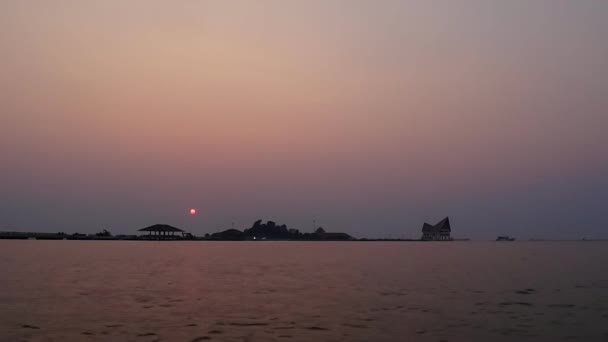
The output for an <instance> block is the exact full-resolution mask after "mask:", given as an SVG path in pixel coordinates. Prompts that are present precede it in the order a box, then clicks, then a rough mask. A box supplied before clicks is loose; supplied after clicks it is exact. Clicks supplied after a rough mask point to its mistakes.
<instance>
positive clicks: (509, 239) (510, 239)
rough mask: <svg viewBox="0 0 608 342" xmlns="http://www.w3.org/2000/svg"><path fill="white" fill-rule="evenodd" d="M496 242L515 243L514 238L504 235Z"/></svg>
mask: <svg viewBox="0 0 608 342" xmlns="http://www.w3.org/2000/svg"><path fill="white" fill-rule="evenodd" d="M496 241H515V238H514V237H510V236H507V235H505V236H499V237H497V238H496Z"/></svg>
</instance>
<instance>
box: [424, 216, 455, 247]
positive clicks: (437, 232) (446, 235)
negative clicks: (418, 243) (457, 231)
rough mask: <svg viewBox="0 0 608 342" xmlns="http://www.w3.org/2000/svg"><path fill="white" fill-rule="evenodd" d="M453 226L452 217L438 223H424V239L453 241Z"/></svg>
mask: <svg viewBox="0 0 608 342" xmlns="http://www.w3.org/2000/svg"><path fill="white" fill-rule="evenodd" d="M451 232H452V227H451V226H450V218H449V217H446V218H444V219H443V220H441V222H439V223H437V224H436V225H432V224H428V223H426V222H425V223H424V225H423V226H422V239H421V240H423V241H452V237H451V236H450V234H451Z"/></svg>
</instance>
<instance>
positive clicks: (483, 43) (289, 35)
mask: <svg viewBox="0 0 608 342" xmlns="http://www.w3.org/2000/svg"><path fill="white" fill-rule="evenodd" d="M607 10H608V3H606V2H604V1H592V0H589V1H576V2H575V1H557V0H555V1H553V0H551V1H549V0H544V1H535V2H533V3H532V2H530V1H523V0H522V1H508V2H507V1H481V0H479V1H474V0H468V1H464V0H462V1H453V2H449V3H444V2H433V1H422V0H420V1H390V0H387V1H382V2H378V1H371V0H370V1H298V2H296V1H255V2H254V1H185V2H182V3H180V4H179V5H178V4H176V3H175V2H171V1H103V2H98V1H96V2H93V1H90V2H89V1H67V0H65V1H53V2H52V3H51V2H48V1H28V2H24V1H3V2H2V3H1V4H0V52H1V54H2V59H1V62H0V74H1V75H2V77H0V104H1V106H2V107H1V112H0V129H1V130H2V131H1V135H0V155H1V156H2V157H1V158H2V159H1V160H0V161H1V165H2V167H1V168H0V176H1V177H2V178H1V180H0V181H1V182H2V183H0V184H1V185H2V188H3V191H2V193H1V194H0V204H1V205H0V230H7V229H16V230H28V229H35V230H44V229H47V230H58V229H63V230H67V231H76V230H80V231H96V230H100V229H101V228H111V229H114V230H116V231H122V232H129V233H130V232H133V231H134V230H135V229H136V228H140V227H142V226H145V225H149V224H152V223H156V222H157V221H161V222H165V223H172V224H175V225H182V226H183V227H185V228H187V229H189V230H191V231H193V232H195V233H204V232H208V231H215V230H218V229H221V228H228V227H229V226H230V224H231V222H236V223H237V225H238V226H239V227H242V226H247V225H249V224H251V223H252V222H253V220H255V219H257V218H264V219H274V220H276V221H279V222H280V223H286V224H288V225H290V226H295V227H298V228H301V229H308V228H309V226H310V225H311V222H312V220H313V219H316V220H317V221H319V222H320V223H321V224H323V225H326V226H327V228H328V229H329V230H342V231H347V232H350V233H352V234H355V235H358V236H365V235H369V236H385V235H387V234H391V235H393V236H417V234H418V230H419V226H421V224H422V221H424V220H428V221H438V220H439V219H441V218H443V216H446V215H448V214H449V215H451V216H452V217H453V221H454V222H455V223H456V224H458V225H459V226H460V227H461V232H462V234H465V235H470V236H483V237H486V236H494V234H495V233H498V232H502V233H510V232H513V233H516V234H521V235H528V236H535V235H546V234H553V233H555V234H556V235H558V236H563V237H579V236H580V235H594V236H595V235H598V234H599V235H601V234H602V232H601V231H599V230H597V225H598V222H599V220H600V219H601V215H602V213H601V211H602V210H601V208H600V207H598V205H597V202H598V201H599V199H600V198H601V196H602V193H603V191H605V190H607V186H608V181H607V179H606V176H605V175H606V171H608V157H607V156H608V154H607V153H606V150H607V147H608V135H607V134H606V129H607V128H608V111H607V109H608V97H607V95H608V94H607V93H606V89H608V74H607V70H608V62H607V61H608V43H606V39H605V37H606V35H607V34H608V20H606V16H605V13H608V12H607ZM191 207H196V208H198V209H199V215H198V216H197V218H196V220H193V219H192V218H191V217H189V216H188V215H187V210H188V209H189V208H191ZM548 216H551V217H552V218H551V219H548ZM496 218H500V219H501V220H504V222H503V223H501V224H500V225H497V226H496V227H493V228H492V229H491V230H490V231H486V229H487V220H491V219H496ZM573 222H577V223H578V222H581V223H580V226H574V225H573ZM541 226H542V227H541ZM551 227H557V228H555V229H556V232H555V231H554V232H550V230H551V229H552V228H551ZM457 235H458V234H457Z"/></svg>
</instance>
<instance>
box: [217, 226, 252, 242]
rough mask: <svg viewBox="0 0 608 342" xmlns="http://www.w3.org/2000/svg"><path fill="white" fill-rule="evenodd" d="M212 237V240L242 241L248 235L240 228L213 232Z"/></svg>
mask: <svg viewBox="0 0 608 342" xmlns="http://www.w3.org/2000/svg"><path fill="white" fill-rule="evenodd" d="M210 238H211V239H212V240H229V241H240V240H245V238H246V235H245V233H243V232H242V231H240V230H238V229H227V230H224V231H223V232H218V233H213V234H211V236H210Z"/></svg>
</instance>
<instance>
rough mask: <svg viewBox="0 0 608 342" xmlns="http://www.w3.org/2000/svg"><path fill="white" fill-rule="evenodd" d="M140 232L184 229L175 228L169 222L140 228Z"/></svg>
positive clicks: (178, 230)
mask: <svg viewBox="0 0 608 342" xmlns="http://www.w3.org/2000/svg"><path fill="white" fill-rule="evenodd" d="M138 231H140V232H183V230H181V229H179V228H175V227H173V226H170V225H168V224H155V225H153V226H150V227H146V228H142V229H140V230H138Z"/></svg>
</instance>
